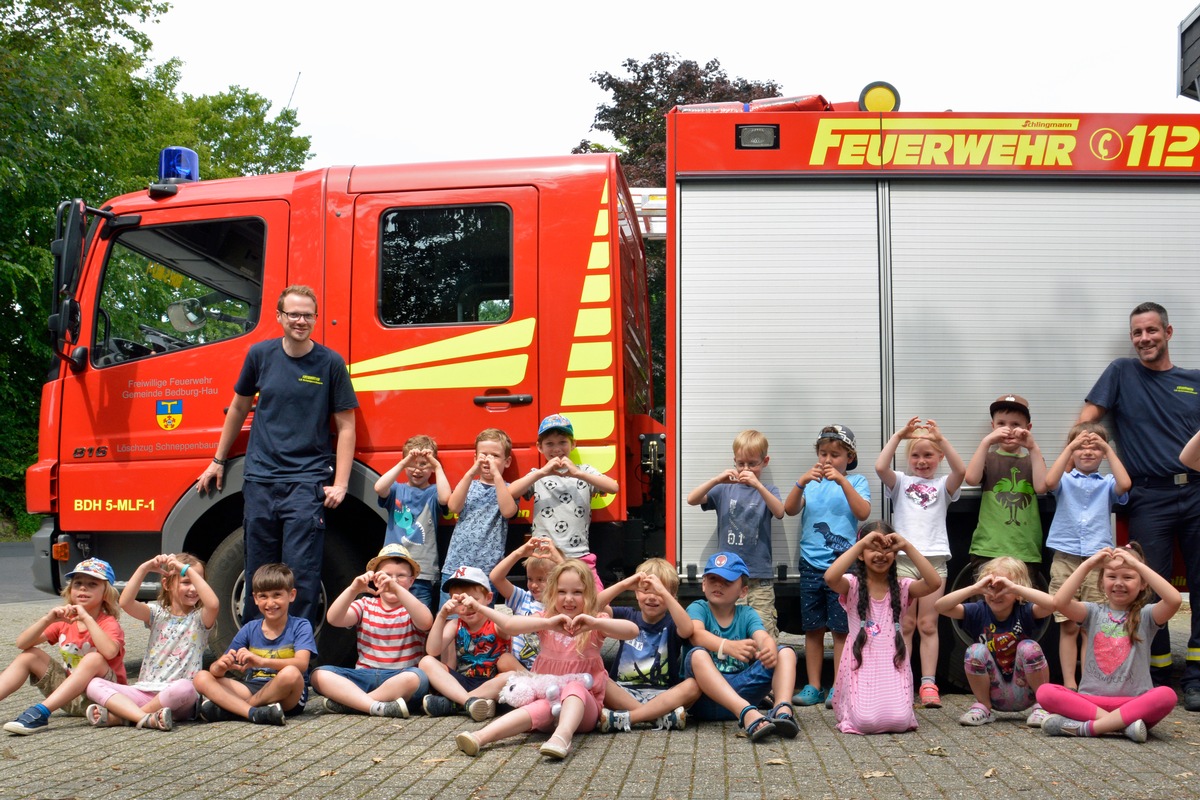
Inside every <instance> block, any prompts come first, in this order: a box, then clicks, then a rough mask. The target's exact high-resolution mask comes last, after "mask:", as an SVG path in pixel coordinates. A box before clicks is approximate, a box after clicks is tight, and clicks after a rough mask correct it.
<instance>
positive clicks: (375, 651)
mask: <svg viewBox="0 0 1200 800" xmlns="http://www.w3.org/2000/svg"><path fill="white" fill-rule="evenodd" d="M350 609H351V610H352V611H353V612H354V613H355V614H356V615H358V663H356V664H355V665H354V666H355V669H404V668H405V667H415V666H416V665H417V662H418V661H420V660H421V656H423V655H425V634H424V633H422V632H421V631H419V630H418V629H417V626H416V625H414V624H413V622H412V619H411V618H410V617H409V615H408V609H406V608H405V607H404V606H397V607H396V608H392V609H387V608H384V607H383V604H382V603H380V601H379V598H378V597H360V598H358V599H357V600H355V601H354V602H353V603H351V604H350Z"/></svg>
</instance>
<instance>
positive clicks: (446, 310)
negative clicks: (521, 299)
mask: <svg viewBox="0 0 1200 800" xmlns="http://www.w3.org/2000/svg"><path fill="white" fill-rule="evenodd" d="M380 227H381V230H380V237H379V241H380V248H379V253H380V256H379V258H380V264H379V270H380V281H379V290H380V298H379V315H380V319H381V320H382V321H383V323H384V324H385V325H389V326H402V325H437V324H455V323H476V324H478V323H500V322H504V321H506V320H507V319H508V318H509V317H510V316H512V260H513V257H512V252H513V234H512V209H510V208H509V207H508V206H506V205H475V206H439V207H434V208H397V209H391V210H388V211H386V212H384V213H383V215H382V216H381V217H380Z"/></svg>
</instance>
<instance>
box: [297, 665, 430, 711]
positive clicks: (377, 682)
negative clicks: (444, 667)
mask: <svg viewBox="0 0 1200 800" xmlns="http://www.w3.org/2000/svg"><path fill="white" fill-rule="evenodd" d="M315 671H317V672H329V673H332V674H334V675H337V676H338V677H339V678H345V679H346V680H348V681H350V682H351V683H353V684H354V685H355V686H356V687H358V688H359V689H360V690H361V691H362V692H363V693H364V694H370V693H371V692H373V691H375V690H376V689H378V688H379V687H380V686H382V685H383V684H384V683H386V682H387V681H389V680H391V679H392V678H394V677H396V676H397V675H403V674H404V673H406V672H411V673H412V674H413V675H416V676H417V681H418V685H417V690H416V691H415V692H413V694H412V697H410V698H409V699H408V702H411V703H419V702H421V698H423V697H424V696H425V695H427V694H429V678H428V677H427V676H426V675H425V673H424V672H422V671H421V670H419V669H417V668H416V667H406V668H404V669H350V668H348V667H317V669H316V670H315Z"/></svg>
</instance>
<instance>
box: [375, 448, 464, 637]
mask: <svg viewBox="0 0 1200 800" xmlns="http://www.w3.org/2000/svg"><path fill="white" fill-rule="evenodd" d="M437 452H438V450H437V443H436V442H434V441H433V439H431V438H430V437H428V436H413V437H411V438H410V439H409V440H408V441H407V442H405V443H404V450H403V453H404V457H403V458H401V459H400V461H398V462H397V463H396V466H394V467H392V468H391V469H390V470H388V471H387V472H386V473H384V474H383V475H381V476H380V478H379V480H377V481H375V493H376V494H377V495H379V507H380V508H386V509H387V515H388V517H387V530H386V531H385V533H384V536H383V543H384V544H398V545H402V546H403V547H404V548H405V549H406V550H407V551H408V553H409V555H410V557H411V558H412V560H413V562H414V563H415V564H416V572H415V573H414V574H417V575H419V574H421V573H424V574H425V575H426V576H427V577H424V578H414V579H413V582H412V587H411V592H412V594H413V595H414V596H415V597H416V598H417V599H418V600H420V601H421V602H422V603H424V604H425V605H426V607H428V608H430V609H432V608H433V579H434V578H436V577H437V576H438V550H437V518H438V513H437V512H438V506H444V505H446V504H447V503H449V502H450V480H449V479H448V478H447V477H446V471H445V470H444V469H442V465H441V463H440V462H439V461H438V460H437ZM401 472H405V473H407V474H408V482H407V483H398V482H397V481H396V479H397V478H399V477H400V473H401ZM430 613H431V614H432V610H431V612H430ZM431 618H432V617H431Z"/></svg>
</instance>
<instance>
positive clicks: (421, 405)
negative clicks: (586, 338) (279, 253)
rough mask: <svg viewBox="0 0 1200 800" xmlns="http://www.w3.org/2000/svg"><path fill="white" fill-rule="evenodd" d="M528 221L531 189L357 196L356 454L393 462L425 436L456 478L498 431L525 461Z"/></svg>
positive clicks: (532, 352)
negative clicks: (478, 442) (488, 433)
mask: <svg viewBox="0 0 1200 800" xmlns="http://www.w3.org/2000/svg"><path fill="white" fill-rule="evenodd" d="M537 214H538V194H537V190H536V189H535V188H533V187H531V186H517V187H501V188H488V189H468V190H447V191H430V192H403V193H394V194H370V195H360V196H359V197H358V198H356V200H355V204H354V236H353V247H352V254H353V255H352V258H353V264H352V266H351V280H350V284H351V301H350V308H351V312H350V313H351V332H350V358H349V359H348V362H349V367H350V374H351V378H352V380H353V383H354V389H355V391H356V392H357V394H358V401H359V403H360V405H361V406H362V416H361V419H360V423H359V428H358V435H359V440H358V448H359V451H360V453H363V454H364V455H366V456H367V457H368V458H370V455H369V453H370V452H375V453H381V452H388V453H389V454H392V455H394V454H395V453H397V452H398V451H399V450H400V449H401V448H402V446H403V444H404V441H405V440H406V439H407V438H408V437H410V436H412V435H414V434H418V433H425V434H428V435H431V436H433V438H434V439H435V440H436V441H437V443H438V446H439V448H440V451H441V454H442V461H443V462H444V463H445V462H447V459H448V458H449V463H447V466H448V467H449V468H450V470H449V474H450V475H451V480H452V482H453V481H454V480H456V479H457V476H460V475H462V474H463V470H465V469H466V468H467V466H468V465H469V459H470V457H471V455H470V454H471V453H473V450H474V442H475V437H476V435H477V434H478V433H479V432H480V431H481V430H483V429H484V428H492V427H495V428H500V429H502V430H504V431H505V432H506V433H508V435H509V436H510V437H511V438H512V439H513V442H514V448H515V449H514V455H515V456H517V458H514V464H516V463H517V462H521V461H523V462H524V463H525V464H526V465H528V464H529V463H532V461H527V460H524V459H525V458H526V457H529V456H531V455H532V450H533V444H534V442H535V441H536V432H537V425H538V416H537V413H538V411H537V409H538V400H537V387H538V375H537V364H538V358H537V328H538V321H537V319H536V313H537V268H538V253H537ZM388 457H389V458H390V457H391V455H389V456H388ZM383 460H384V459H382V457H381V459H380V464H379V465H377V468H379V469H380V470H381V471H382V470H383V469H386V467H387V466H389V465H386V464H383V463H382V461H383ZM527 468H528V467H527V466H526V469H527ZM515 469H516V468H515V466H514V468H513V470H510V472H509V473H508V477H509V478H510V480H511V479H512V477H514V475H515ZM521 471H522V472H523V471H524V470H521Z"/></svg>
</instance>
